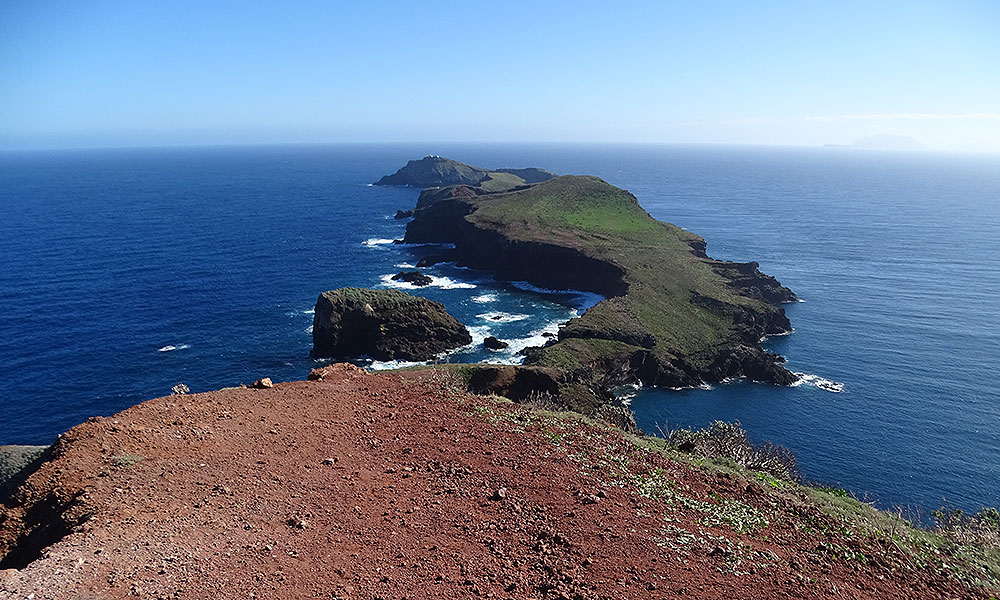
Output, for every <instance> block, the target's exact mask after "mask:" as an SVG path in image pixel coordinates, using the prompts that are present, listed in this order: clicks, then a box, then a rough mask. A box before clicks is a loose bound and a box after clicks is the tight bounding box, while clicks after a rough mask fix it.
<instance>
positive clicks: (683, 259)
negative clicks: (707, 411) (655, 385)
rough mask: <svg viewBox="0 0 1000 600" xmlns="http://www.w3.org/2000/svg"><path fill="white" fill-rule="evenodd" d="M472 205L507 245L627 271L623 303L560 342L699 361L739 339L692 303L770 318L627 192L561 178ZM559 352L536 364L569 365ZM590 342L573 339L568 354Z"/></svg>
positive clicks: (716, 315) (602, 307)
mask: <svg viewBox="0 0 1000 600" xmlns="http://www.w3.org/2000/svg"><path fill="white" fill-rule="evenodd" d="M475 204H476V206H477V209H476V210H475V211H474V212H473V213H472V214H470V215H469V216H468V217H466V218H467V220H469V221H470V222H472V223H474V224H476V225H477V226H479V227H481V228H486V229H493V230H496V231H500V232H501V233H503V235H504V236H505V237H508V238H510V239H513V240H522V241H533V242H546V243H551V244H555V245H560V246H569V247H572V248H575V249H578V250H579V251H580V252H582V253H584V254H586V255H588V256H591V257H593V258H597V259H599V260H602V261H608V262H612V263H614V264H616V265H618V266H620V267H622V268H623V269H624V271H625V273H626V274H625V283H626V284H627V286H628V292H627V294H625V295H624V296H623V297H619V298H615V299H613V300H609V301H605V302H602V303H600V304H598V305H597V306H595V307H594V308H593V309H591V310H590V311H588V312H587V313H586V314H585V315H584V316H583V317H581V318H579V319H575V320H574V321H572V322H571V323H570V324H569V326H568V327H567V328H566V329H565V331H564V337H576V336H577V335H580V336H581V337H586V336H596V337H599V338H600V337H607V336H605V335H602V332H615V331H618V332H622V331H636V332H648V333H650V334H652V335H653V337H654V338H655V348H654V352H655V353H658V354H659V355H662V356H664V357H677V356H685V357H687V358H688V359H693V360H695V361H697V360H698V357H699V356H700V355H705V356H706V357H707V356H708V355H710V354H711V352H709V353H706V352H705V350H706V349H711V348H717V347H719V346H722V345H725V344H728V343H731V342H732V341H733V339H734V338H735V337H738V332H737V331H736V330H735V329H734V323H733V319H732V317H731V316H730V315H727V314H723V313H720V312H718V311H712V310H709V309H708V308H705V307H702V306H699V305H698V304H695V303H692V296H693V294H699V295H702V296H706V297H709V298H713V299H716V300H719V301H721V302H724V303H726V304H730V305H737V306H746V307H748V308H750V309H752V310H754V311H758V312H767V311H772V310H775V309H774V308H773V307H772V306H770V305H768V304H766V303H764V302H762V301H760V300H755V299H752V298H748V297H745V296H742V295H740V294H739V293H738V292H737V291H736V290H734V289H733V288H732V287H730V286H729V285H728V283H729V282H728V280H726V279H725V278H723V277H722V276H721V275H719V274H718V273H717V272H716V270H715V269H713V268H712V266H711V265H712V263H714V262H715V261H712V260H711V259H705V258H701V257H699V256H698V255H697V254H696V253H694V252H692V246H691V244H692V243H697V242H700V238H699V237H698V236H696V235H694V234H692V233H690V232H688V231H685V230H683V229H681V228H679V227H676V226H674V225H670V224H668V223H662V222H660V221H657V220H655V219H653V218H652V217H650V216H649V214H648V213H647V212H646V211H645V210H643V209H642V207H641V206H639V203H638V201H637V200H636V198H635V197H634V196H632V195H631V194H630V193H628V192H627V191H625V190H621V189H619V188H616V187H614V186H611V185H609V184H607V183H605V182H604V181H602V180H600V179H598V178H596V177H580V176H563V177H557V178H555V179H552V180H550V181H548V182H545V183H541V184H538V185H535V186H533V187H531V188H529V189H527V190H523V191H519V192H514V193H510V194H504V195H500V196H484V197H481V198H478V199H476V201H475ZM584 333H585V334H586V335H583V334H584ZM563 343H564V342H561V343H560V344H557V345H555V346H552V347H549V348H547V349H545V351H543V352H542V353H541V354H540V355H539V356H538V357H537V358H536V359H535V360H536V362H537V363H538V364H542V365H550V366H563V367H566V366H571V365H572V363H573V360H572V357H568V356H567V350H568V349H567V348H562V347H560V346H561V345H562V344H563ZM595 343H597V342H594V341H590V340H574V345H575V346H576V348H575V349H572V351H571V352H569V354H577V353H579V351H580V350H582V349H583V348H582V347H581V344H582V345H583V346H587V345H593V344H595ZM603 350H605V351H606V350H607V348H603ZM619 350H626V349H619Z"/></svg>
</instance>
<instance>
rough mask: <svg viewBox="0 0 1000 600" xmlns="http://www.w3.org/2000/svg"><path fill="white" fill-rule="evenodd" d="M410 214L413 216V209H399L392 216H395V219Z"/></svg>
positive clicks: (405, 217) (409, 215)
mask: <svg viewBox="0 0 1000 600" xmlns="http://www.w3.org/2000/svg"><path fill="white" fill-rule="evenodd" d="M412 216H413V211H412V210H403V209H399V210H397V211H396V216H395V217H393V218H396V219H409V218H410V217H412Z"/></svg>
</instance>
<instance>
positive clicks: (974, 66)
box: [0, 0, 1000, 151]
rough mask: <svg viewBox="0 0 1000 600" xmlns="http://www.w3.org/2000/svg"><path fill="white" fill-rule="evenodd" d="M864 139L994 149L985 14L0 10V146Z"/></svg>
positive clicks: (785, 8) (286, 7)
mask: <svg viewBox="0 0 1000 600" xmlns="http://www.w3.org/2000/svg"><path fill="white" fill-rule="evenodd" d="M874 134H893V135H904V136H908V137H912V138H914V139H916V140H917V141H919V142H920V143H922V144H923V145H925V146H926V147H928V148H931V149H955V150H963V151H1000V2H995V1H994V0H982V1H972V0H969V1H963V0H947V1H939V2H921V1H919V0H908V1H907V2H880V1H877V0H866V1H862V2H855V1H851V0H838V1H836V2H819V1H813V0H795V1H791V2H785V1H779V0H775V1H768V2H758V1H749V0H747V1H745V2H727V1H713V0H703V1H699V2H668V1H666V0H659V1H651V2H590V1H588V0H575V1H572V2H560V1H552V2H544V1H537V0H536V1H517V0H512V1H507V2H489V1H484V2H468V1H465V2H445V1H442V2H436V1H425V2H412V1H406V2H403V1H400V2H390V1H386V2H377V1H371V2H364V3H361V2H343V1H338V0H327V1H324V2H300V1H295V0H286V1H282V2H259V1H255V0H242V1H240V2H224V1H218V2H204V1H198V2H185V1H182V0H177V1H170V2H163V1H162V0H156V1H145V0H128V1H102V0H89V1H87V2H69V1H65V0H63V1H50V0H5V1H4V2H2V3H0V149H14V148H62V147H106V146H107V147H114V146H146V145H149V146H156V145H188V144H197V145H201V144H242V143H253V144H259V143H317V142H319V143H322V142H418V141H420V142H423V141H468V142H473V141H477V142H478V141H484V142H643V143H726V144H780V145H803V146H819V145H823V144H851V143H853V142H855V141H857V140H858V139H861V138H863V137H866V136H869V135H874Z"/></svg>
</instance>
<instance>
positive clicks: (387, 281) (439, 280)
mask: <svg viewBox="0 0 1000 600" xmlns="http://www.w3.org/2000/svg"><path fill="white" fill-rule="evenodd" d="M393 275H395V273H392V274H389V275H380V276H379V279H380V280H382V285H384V286H386V287H390V288H396V289H398V290H419V289H420V288H424V287H436V288H441V289H443V290H471V289H475V288H476V284H474V283H467V282H464V281H455V280H454V279H452V278H450V277H436V276H434V275H430V276H429V277H430V278H431V282H430V283H429V284H427V285H414V284H412V283H410V282H408V281H394V280H393V279H392V276H393Z"/></svg>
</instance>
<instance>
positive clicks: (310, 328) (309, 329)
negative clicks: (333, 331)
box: [306, 325, 313, 333]
mask: <svg viewBox="0 0 1000 600" xmlns="http://www.w3.org/2000/svg"><path fill="white" fill-rule="evenodd" d="M312 332H313V326H312V325H310V326H309V327H306V333H312Z"/></svg>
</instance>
